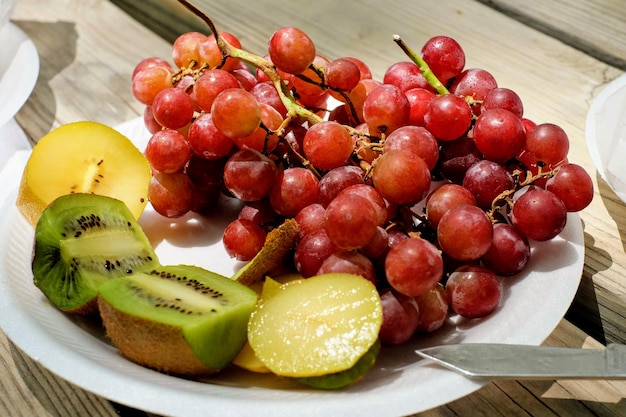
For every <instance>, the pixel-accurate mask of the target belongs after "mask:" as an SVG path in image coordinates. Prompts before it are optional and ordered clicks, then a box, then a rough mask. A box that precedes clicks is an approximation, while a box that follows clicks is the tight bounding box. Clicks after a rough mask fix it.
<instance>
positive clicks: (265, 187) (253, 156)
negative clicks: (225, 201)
mask: <svg viewBox="0 0 626 417" xmlns="http://www.w3.org/2000/svg"><path fill="white" fill-rule="evenodd" d="M277 172H278V168H277V167H276V164H275V163H274V162H273V161H272V160H270V159H269V158H268V157H267V156H265V155H263V154H262V153H260V152H258V151H256V150H254V149H249V148H246V149H241V150H239V151H237V152H236V153H235V154H233V155H232V156H231V157H230V158H229V159H228V162H226V165H225V166H224V185H225V186H226V188H228V190H229V191H230V192H231V193H232V194H233V195H234V196H235V197H237V198H238V199H240V200H242V201H257V200H260V199H262V198H264V197H267V196H268V195H269V193H270V191H271V190H272V187H273V186H274V184H275V182H276V175H277Z"/></svg>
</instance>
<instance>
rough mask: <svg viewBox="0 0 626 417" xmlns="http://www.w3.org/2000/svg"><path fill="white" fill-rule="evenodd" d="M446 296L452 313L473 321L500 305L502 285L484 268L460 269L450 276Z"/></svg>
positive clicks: (469, 267) (494, 275) (470, 267)
mask: <svg viewBox="0 0 626 417" xmlns="http://www.w3.org/2000/svg"><path fill="white" fill-rule="evenodd" d="M446 294H447V296H448V300H449V302H450V307H451V308H452V310H453V311H454V312H456V313H457V314H458V315H460V316H462V317H465V318H468V319H475V318H479V317H484V316H486V315H488V314H490V313H492V312H493V311H494V310H495V309H496V308H497V307H498V305H500V301H501V299H502V283H501V282H500V280H499V279H498V277H497V276H496V274H494V273H493V272H492V271H490V270H489V269H487V268H485V267H481V266H476V265H474V266H467V267H461V268H458V269H457V270H456V271H454V272H453V273H452V274H450V277H449V278H448V281H447V282H446Z"/></svg>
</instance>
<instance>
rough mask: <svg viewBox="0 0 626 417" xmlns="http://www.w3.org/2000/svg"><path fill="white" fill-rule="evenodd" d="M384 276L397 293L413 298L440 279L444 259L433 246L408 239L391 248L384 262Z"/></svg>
mask: <svg viewBox="0 0 626 417" xmlns="http://www.w3.org/2000/svg"><path fill="white" fill-rule="evenodd" d="M385 274H386V276H387V281H389V285H391V286H392V287H393V288H394V289H395V290H396V291H398V292H401V293H402V294H406V295H409V296H412V297H415V296H418V295H422V294H425V293H426V292H427V291H429V290H430V289H431V288H433V287H434V286H435V285H437V283H438V282H439V280H440V279H441V277H442V276H443V259H442V257H441V253H440V252H439V250H438V249H437V247H436V246H435V245H433V244H432V243H430V242H429V241H427V240H425V239H422V238H419V237H410V238H408V239H403V240H401V241H400V242H399V243H397V244H395V245H394V246H392V247H391V249H390V250H389V252H388V253H387V257H386V258H385Z"/></svg>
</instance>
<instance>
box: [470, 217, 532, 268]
mask: <svg viewBox="0 0 626 417" xmlns="http://www.w3.org/2000/svg"><path fill="white" fill-rule="evenodd" d="M529 259H530V245H529V244H528V240H527V239H526V237H524V236H523V235H521V234H520V233H519V232H518V231H517V229H516V228H515V227H513V226H511V225H510V224H506V223H497V224H495V225H494V226H493V240H492V242H491V246H490V247H489V250H488V251H487V252H486V253H485V254H484V255H483V256H482V258H481V261H482V263H483V264H484V265H485V266H486V267H487V268H489V269H491V270H492V271H493V272H495V273H496V274H498V275H502V276H509V275H515V274H517V273H518V272H520V271H522V270H523V269H524V268H525V267H526V264H527V263H528V260H529Z"/></svg>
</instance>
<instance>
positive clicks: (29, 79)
mask: <svg viewBox="0 0 626 417" xmlns="http://www.w3.org/2000/svg"><path fill="white" fill-rule="evenodd" d="M0 45H2V53H0V126H2V125H4V124H5V123H6V122H7V121H8V120H9V119H11V118H12V117H13V116H15V114H16V113H17V112H18V111H19V109H20V108H21V107H22V105H24V103H25V102H26V100H27V99H28V97H29V96H30V93H31V92H32V91H33V88H34V87H35V83H36V82H37V76H38V75H39V55H38V54H37V48H35V45H34V44H33V42H32V41H31V40H30V39H29V37H28V36H26V34H25V33H24V32H23V31H22V30H21V29H20V28H18V27H17V26H15V25H14V24H13V23H11V22H9V23H7V25H6V26H5V27H4V28H2V30H0Z"/></svg>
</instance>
